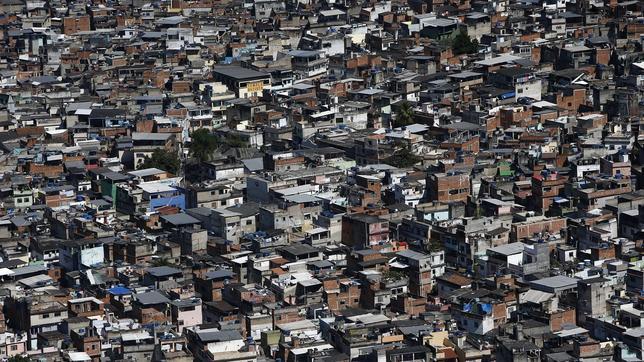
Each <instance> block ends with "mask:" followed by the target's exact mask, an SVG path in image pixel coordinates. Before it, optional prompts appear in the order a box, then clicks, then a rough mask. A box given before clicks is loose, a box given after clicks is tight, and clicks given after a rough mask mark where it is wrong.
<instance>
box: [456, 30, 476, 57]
mask: <svg viewBox="0 0 644 362" xmlns="http://www.w3.org/2000/svg"><path fill="white" fill-rule="evenodd" d="M478 48H479V42H478V41H477V40H476V39H474V40H472V39H471V38H470V37H469V36H468V35H467V33H466V32H464V31H459V32H458V33H457V34H456V36H455V37H454V39H453V40H452V50H454V54H456V55H460V54H470V53H474V52H476V51H477V50H478Z"/></svg>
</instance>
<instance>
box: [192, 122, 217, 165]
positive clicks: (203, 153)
mask: <svg viewBox="0 0 644 362" xmlns="http://www.w3.org/2000/svg"><path fill="white" fill-rule="evenodd" d="M190 138H191V141H190V154H191V155H192V157H194V158H196V159H197V160H198V161H199V162H201V161H207V160H209V159H210V157H211V156H212V154H213V152H215V150H216V149H217V147H219V143H220V141H219V138H218V137H217V136H216V135H214V134H212V133H210V132H209V131H208V130H207V129H204V128H202V129H198V130H196V131H194V132H192V134H191V135H190Z"/></svg>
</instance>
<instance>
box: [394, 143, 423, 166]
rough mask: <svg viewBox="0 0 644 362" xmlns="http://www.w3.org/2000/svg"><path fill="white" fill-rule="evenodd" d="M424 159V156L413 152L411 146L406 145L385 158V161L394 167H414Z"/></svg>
mask: <svg viewBox="0 0 644 362" xmlns="http://www.w3.org/2000/svg"><path fill="white" fill-rule="evenodd" d="M422 160H423V159H422V158H420V157H418V156H416V155H415V154H414V153H413V152H411V150H410V149H409V147H404V148H402V149H400V150H398V151H396V152H394V154H393V155H391V156H390V157H388V158H387V159H385V163H386V164H388V165H392V166H394V167H400V168H406V167H412V166H413V165H415V164H417V163H418V162H420V161H422Z"/></svg>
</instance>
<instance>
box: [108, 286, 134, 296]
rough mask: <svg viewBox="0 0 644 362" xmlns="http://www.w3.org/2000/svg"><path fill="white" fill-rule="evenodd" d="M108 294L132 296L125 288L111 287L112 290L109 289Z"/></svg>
mask: <svg viewBox="0 0 644 362" xmlns="http://www.w3.org/2000/svg"><path fill="white" fill-rule="evenodd" d="M109 292H110V294H113V295H127V294H132V291H131V290H129V289H127V288H126V287H113V288H110V290H109Z"/></svg>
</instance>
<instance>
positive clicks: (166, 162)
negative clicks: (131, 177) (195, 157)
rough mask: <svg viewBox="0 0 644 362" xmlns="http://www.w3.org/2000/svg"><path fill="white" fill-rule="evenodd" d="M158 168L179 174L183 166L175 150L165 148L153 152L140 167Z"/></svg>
mask: <svg viewBox="0 0 644 362" xmlns="http://www.w3.org/2000/svg"><path fill="white" fill-rule="evenodd" d="M152 167H155V168H158V169H161V170H164V171H167V172H170V173H172V174H175V175H176V174H177V172H178V171H179V168H180V167H181V160H180V159H179V156H178V155H177V153H176V152H174V151H168V150H164V149H156V150H154V152H152V155H151V156H150V157H146V158H145V161H143V163H142V164H141V166H139V169H144V168H152Z"/></svg>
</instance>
